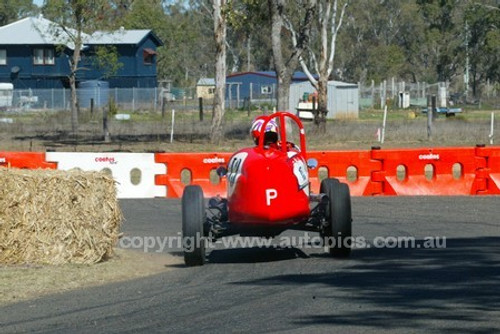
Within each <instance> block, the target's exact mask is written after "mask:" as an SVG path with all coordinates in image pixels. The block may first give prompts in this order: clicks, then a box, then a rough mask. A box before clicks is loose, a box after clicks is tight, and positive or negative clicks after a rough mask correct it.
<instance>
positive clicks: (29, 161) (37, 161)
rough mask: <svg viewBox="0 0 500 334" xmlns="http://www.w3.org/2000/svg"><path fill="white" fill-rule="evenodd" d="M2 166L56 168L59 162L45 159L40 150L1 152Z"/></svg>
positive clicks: (0, 164) (0, 161)
mask: <svg viewBox="0 0 500 334" xmlns="http://www.w3.org/2000/svg"><path fill="white" fill-rule="evenodd" d="M0 166H3V167H13V168H24V169H37V168H44V169H47V168H48V169H56V168H57V164H56V163H52V162H46V161H45V153H40V152H0Z"/></svg>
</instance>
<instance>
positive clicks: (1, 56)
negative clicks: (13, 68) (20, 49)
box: [0, 49, 7, 65]
mask: <svg viewBox="0 0 500 334" xmlns="http://www.w3.org/2000/svg"><path fill="white" fill-rule="evenodd" d="M0 65H7V50H2V49H0Z"/></svg>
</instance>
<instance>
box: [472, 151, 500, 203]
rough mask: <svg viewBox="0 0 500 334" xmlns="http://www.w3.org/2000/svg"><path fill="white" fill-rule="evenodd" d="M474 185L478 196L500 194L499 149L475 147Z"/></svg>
mask: <svg viewBox="0 0 500 334" xmlns="http://www.w3.org/2000/svg"><path fill="white" fill-rule="evenodd" d="M476 157H477V158H476V159H477V161H478V167H477V170H476V184H477V194H478V195H499V194H500V148H499V147H484V146H483V145H478V146H477V147H476Z"/></svg>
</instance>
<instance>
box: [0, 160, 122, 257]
mask: <svg viewBox="0 0 500 334" xmlns="http://www.w3.org/2000/svg"><path fill="white" fill-rule="evenodd" d="M121 222H122V213H121V210H120V207H119V206H118V202H117V199H116V187H115V182H114V180H113V179H112V178H111V177H110V176H108V175H107V174H105V173H103V172H82V171H78V170H72V171H59V170H42V169H38V170H27V169H15V168H0V263H4V264H18V263H38V264H41V263H43V264H63V263H77V264H91V263H97V262H100V261H102V260H104V259H106V258H108V257H110V256H112V255H113V247H114V246H115V245H116V243H117V241H118V238H119V229H120V225H121Z"/></svg>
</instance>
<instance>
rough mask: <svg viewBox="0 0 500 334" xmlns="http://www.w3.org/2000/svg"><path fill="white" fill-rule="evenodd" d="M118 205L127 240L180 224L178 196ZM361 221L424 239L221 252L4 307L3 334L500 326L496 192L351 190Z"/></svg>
mask: <svg viewBox="0 0 500 334" xmlns="http://www.w3.org/2000/svg"><path fill="white" fill-rule="evenodd" d="M121 204H122V208H123V211H124V214H125V217H126V219H127V220H126V222H125V225H124V232H125V235H126V236H128V237H140V236H160V237H163V236H167V235H170V236H173V235H176V234H177V232H178V231H179V230H180V202H179V201H177V200H162V199H155V200H124V201H122V202H121ZM353 218H354V231H353V232H354V235H355V236H363V237H365V238H366V239H367V240H373V239H374V238H375V237H398V236H413V237H415V238H416V240H417V241H418V244H419V245H420V246H421V247H420V248H417V247H415V248H389V247H385V248H376V247H371V248H364V249H356V250H354V251H353V253H352V257H351V258H350V259H348V260H338V259H337V260H336V259H332V258H329V257H328V256H325V255H324V253H323V250H321V249H311V248H308V247H302V248H279V247H278V248H266V249H259V248H253V249H217V250H213V251H212V252H211V253H210V254H209V256H208V260H209V263H208V264H207V265H205V266H204V267H197V268H185V267H183V266H182V265H177V266H175V267H174V268H170V270H168V271H166V272H164V273H162V274H158V275H155V276H152V277H148V278H143V279H138V280H134V281H129V282H125V283H124V282H121V283H113V284H108V285H105V286H101V287H97V288H90V289H85V290H78V291H72V292H68V293H64V294H55V295H51V296H47V297H43V298H41V299H38V300H32V301H28V302H21V303H18V304H12V305H10V306H7V307H3V308H2V309H0V332H1V333H22V332H35V333H38V332H59V333H79V332H86V333H136V332H139V333H156V332H158V333H183V332H186V333H189V332H194V333H201V332H204V333H227V332H238V333H240V332H248V333H254V332H283V333H317V332H320V333H321V332H324V333H333V332H339V333H357V332H363V333H372V332H374V333H391V332H394V333H401V332H409V333H415V332H421V333H432V332H434V333H495V332H499V331H500V284H499V283H500V197H418V198H416V197H385V198H384V197H378V198H354V199H353ZM426 237H446V248H439V249H427V248H424V247H423V243H422V242H423V241H424V240H425V238H426ZM387 240H390V239H387ZM441 246H442V245H441ZM168 251H169V252H172V254H174V255H175V256H179V253H178V249H169V250H168Z"/></svg>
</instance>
